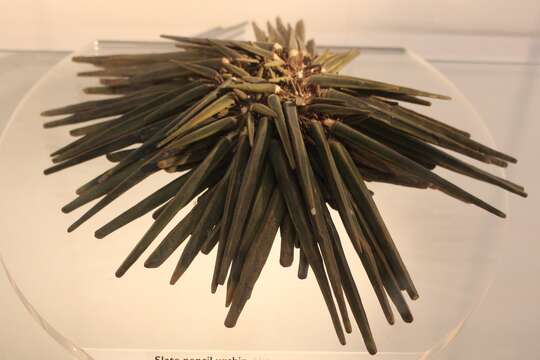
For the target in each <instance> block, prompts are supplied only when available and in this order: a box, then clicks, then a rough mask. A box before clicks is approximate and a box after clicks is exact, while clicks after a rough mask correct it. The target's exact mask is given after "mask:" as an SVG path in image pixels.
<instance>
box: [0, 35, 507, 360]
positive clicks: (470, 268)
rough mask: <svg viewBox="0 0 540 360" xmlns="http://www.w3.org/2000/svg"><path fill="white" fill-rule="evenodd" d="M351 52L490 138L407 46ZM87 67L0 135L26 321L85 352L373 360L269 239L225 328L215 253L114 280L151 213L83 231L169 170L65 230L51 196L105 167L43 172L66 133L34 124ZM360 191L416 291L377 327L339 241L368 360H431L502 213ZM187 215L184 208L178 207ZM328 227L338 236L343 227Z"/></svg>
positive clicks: (490, 197) (72, 90) (498, 233)
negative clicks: (374, 348) (113, 228)
mask: <svg viewBox="0 0 540 360" xmlns="http://www.w3.org/2000/svg"><path fill="white" fill-rule="evenodd" d="M161 50H163V51H166V50H170V45H166V44H165V43H156V44H152V43H129V42H111V41H107V42H96V43H95V44H93V45H92V46H91V47H89V48H87V49H86V50H85V51H83V52H82V53H84V54H110V53H126V52H131V53H133V52H146V51H161ZM360 50H361V55H360V57H359V58H358V59H357V60H356V61H355V62H354V63H352V64H350V65H349V66H348V67H347V68H346V69H345V70H344V73H346V74H351V75H356V76H361V77H367V78H371V79H375V80H381V81H388V82H393V83H399V84H402V85H405V86H410V87H415V88H421V89H425V90H428V91H432V92H436V93H442V94H446V95H450V96H452V97H453V100H452V101H445V102H442V101H441V102H435V103H434V104H433V105H432V107H430V108H425V109H422V111H423V112H425V113H426V114H427V115H433V116H435V117H436V118H438V119H441V120H443V121H445V122H447V123H449V124H451V125H454V126H457V127H459V128H462V129H464V130H467V131H469V132H471V133H472V134H473V136H474V137H475V138H476V139H477V140H479V141H481V142H484V143H486V144H488V145H493V142H492V140H491V138H490V136H489V132H488V131H487V129H486V127H485V125H484V123H483V122H482V120H481V119H480V117H479V116H478V114H477V113H476V112H475V111H474V109H473V108H472V106H471V105H470V104H469V103H468V101H467V100H466V99H465V98H464V97H463V95H462V94H461V93H460V92H459V91H458V90H457V89H456V88H455V87H454V86H453V85H452V84H451V83H450V82H449V81H447V80H446V79H444V78H443V76H442V75H441V74H440V73H438V72H437V71H436V70H435V69H434V68H432V67H431V66H430V65H429V64H427V63H426V62H424V61H423V60H421V59H420V58H419V57H418V56H416V55H414V54H412V53H411V52H409V51H406V50H403V49H382V48H381V49H377V48H371V49H362V48H360ZM86 69H87V68H86V67H85V66H82V65H80V64H74V63H72V62H71V61H70V59H65V60H64V61H62V62H61V63H60V64H58V65H57V66H55V67H54V68H53V69H52V70H51V71H50V72H49V73H48V74H47V75H46V76H45V77H44V78H43V79H41V80H40V81H39V83H38V84H36V86H35V87H34V88H33V90H32V91H31V92H30V93H29V94H28V95H27V96H26V97H25V98H24V100H23V101H22V102H21V104H20V105H19V107H18V109H17V111H16V112H15V113H14V115H13V118H12V119H11V121H10V124H9V125H8V128H7V129H6V131H5V133H4V134H3V136H2V139H1V142H0V164H1V166H2V169H3V170H2V176H1V177H0V188H2V189H4V190H3V199H2V201H1V202H0V214H2V220H1V223H2V227H3V231H2V232H3V234H2V238H1V239H0V252H1V254H2V256H3V261H4V262H5V264H6V267H7V269H8V270H9V273H10V275H11V278H12V280H13V284H14V285H15V286H16V287H17V288H18V289H19V290H20V292H19V295H20V297H21V298H22V299H26V303H27V307H28V306H29V307H30V308H29V309H30V310H31V312H32V311H33V312H34V315H35V317H36V320H38V322H40V324H42V325H43V326H44V328H47V327H49V329H53V330H54V334H56V335H57V336H58V337H59V338H57V340H59V341H62V339H63V340H65V339H69V342H68V343H67V344H68V345H67V347H68V348H71V349H72V350H73V351H75V354H76V355H78V356H79V357H80V358H86V359H88V358H94V359H99V360H101V359H115V360H117V359H130V360H133V359H149V360H150V359H159V360H165V359H176V358H178V359H197V358H200V359H208V360H210V358H208V357H209V356H210V357H211V360H217V359H222V358H226V359H232V358H233V357H234V359H235V360H244V359H245V360H252V359H253V360H254V359H270V360H274V359H276V360H278V359H279V360H281V359H310V360H312V359H321V360H322V359H353V358H354V359H364V358H365V359H368V358H373V357H371V356H370V355H368V354H367V352H366V351H365V348H364V345H363V341H362V339H361V336H360V333H359V331H358V330H357V329H354V330H353V333H352V334H351V335H350V336H348V344H347V345H346V346H342V345H340V344H339V342H338V340H337V339H336V337H335V335H334V333H333V329H332V325H331V321H330V318H329V316H328V313H327V311H326V308H325V305H324V301H323V299H322V296H321V295H320V292H319V289H318V288H317V284H316V281H315V279H314V277H313V275H312V274H309V275H308V278H307V279H306V280H298V279H297V278H296V268H295V267H294V266H293V267H292V268H288V269H284V268H282V267H281V266H280V265H279V262H278V260H279V246H274V248H273V249H272V253H271V255H270V258H269V261H268V263H267V265H266V267H265V269H264V270H263V273H262V275H261V277H262V278H261V279H260V281H259V282H258V284H257V287H256V288H255V290H254V296H253V297H252V299H251V300H250V302H249V304H248V305H247V306H246V309H245V311H244V313H243V314H242V316H241V318H240V320H239V322H238V325H237V326H236V327H235V328H233V329H227V328H225V326H224V325H223V321H224V318H225V314H226V309H225V307H224V303H225V297H224V293H223V291H220V290H218V292H217V294H214V295H213V294H211V293H210V281H211V275H212V274H211V271H212V267H213V256H214V255H213V254H210V255H209V256H203V257H201V258H199V259H197V261H196V263H195V264H193V265H192V268H191V269H190V270H189V271H188V273H186V274H185V276H184V277H183V278H182V280H181V281H180V282H179V283H178V284H176V285H175V286H170V285H169V284H168V279H169V275H170V273H171V271H172V269H173V268H174V266H175V259H174V257H173V259H172V260H171V261H168V262H166V263H165V264H164V265H163V266H162V267H161V268H159V269H146V268H144V267H143V265H142V262H140V263H137V264H135V266H134V267H133V268H132V269H131V271H130V273H129V274H127V275H126V276H125V277H123V278H122V279H117V278H116V277H115V276H114V271H115V269H116V268H117V266H118V265H119V263H120V262H121V261H122V260H123V259H124V257H125V254H126V253H128V252H129V251H130V250H131V248H132V246H133V245H134V243H135V242H136V241H137V240H138V239H139V237H140V234H141V233H142V232H144V231H145V229H147V228H148V226H149V224H150V222H151V218H150V217H145V218H142V219H139V220H138V221H137V222H135V223H133V224H130V225H129V226H126V227H125V228H122V229H120V230H119V231H118V232H117V233H115V234H113V235H112V236H110V237H107V238H106V239H101V240H98V239H95V238H94V236H93V232H94V230H95V229H97V228H98V227H99V226H100V225H102V224H103V223H104V222H106V220H107V219H109V218H110V217H111V216H114V215H116V214H118V213H119V212H120V211H122V210H124V209H126V208H127V207H129V206H131V205H132V204H134V203H135V202H136V201H137V199H140V198H141V196H146V195H147V194H149V193H150V192H151V191H153V189H155V188H157V186H159V185H160V184H164V183H166V182H167V181H169V177H168V175H167V174H160V175H159V176H157V175H156V176H155V178H153V179H152V180H148V181H145V182H143V183H141V184H139V185H138V186H137V187H135V188H134V189H133V190H131V191H130V192H128V193H126V194H125V195H124V196H122V197H121V198H120V199H118V200H117V201H116V202H115V203H113V204H111V206H110V208H109V209H107V210H105V211H104V212H103V214H99V215H98V216H96V217H95V219H92V221H89V222H88V223H87V224H85V225H84V226H83V227H81V228H80V229H78V230H77V231H76V232H74V233H72V234H69V235H68V234H67V232H66V228H67V226H68V225H69V224H70V223H71V222H72V221H73V220H74V219H75V218H76V217H78V215H79V214H78V213H77V214H69V215H64V214H62V213H61V212H60V208H61V206H62V205H64V204H65V203H67V202H68V201H69V200H71V198H72V196H73V194H74V191H75V189H76V188H77V186H78V185H79V184H80V183H83V182H84V180H88V179H89V178H92V177H93V175H94V174H96V173H98V172H99V171H100V170H102V169H105V165H106V163H105V160H103V159H97V160H93V161H91V162H89V163H87V164H85V165H83V166H79V167H78V168H77V171H68V172H62V173H59V174H55V175H52V176H47V177H45V176H44V175H43V174H42V171H43V169H44V168H46V167H47V166H48V165H49V158H48V154H49V153H51V152H52V151H54V150H55V149H56V148H58V147H59V146H60V145H62V144H65V143H66V142H67V141H68V139H69V135H68V131H67V130H66V129H53V130H47V131H45V130H44V129H43V128H42V121H43V120H42V119H41V118H40V116H39V113H40V112H41V111H43V110H44V109H50V108H54V107H58V106H62V105H65V104H66V103H75V102H79V101H84V100H87V99H88V98H90V96H88V95H84V94H82V92H81V89H82V88H83V87H85V86H88V85H91V83H90V82H91V81H92V79H88V78H77V77H76V76H75V74H76V73H77V72H80V71H84V70H86ZM94 98H96V96H94ZM410 106H411V108H415V105H410ZM478 166H480V167H483V165H482V164H478ZM490 170H491V169H490ZM440 173H443V171H440ZM501 174H502V172H499V173H498V175H501ZM444 175H445V176H447V177H448V179H450V180H452V181H455V182H456V183H457V184H460V185H461V186H462V187H463V188H464V189H467V190H470V191H472V192H473V193H475V194H478V195H479V197H480V198H482V199H485V200H487V201H488V202H490V203H491V204H493V205H495V206H497V207H498V208H499V209H501V210H503V211H504V210H505V208H506V195H505V194H504V192H503V191H500V190H499V189H497V188H495V187H490V186H485V184H482V183H479V182H477V181H474V180H472V179H468V178H465V177H463V176H460V175H457V174H452V173H448V172H444ZM59 184H60V186H59ZM370 188H371V190H373V191H374V192H375V197H374V199H375V201H376V202H377V204H378V205H379V207H380V209H381V212H382V214H383V217H384V219H385V221H386V223H387V225H388V227H389V230H390V231H391V233H392V235H393V237H394V239H395V241H396V243H397V246H398V248H399V250H400V253H401V254H402V256H403V258H404V261H405V262H406V264H407V266H408V268H409V271H410V272H411V275H412V276H413V278H414V280H415V282H416V285H417V288H418V290H419V293H420V298H419V299H418V300H416V301H414V302H412V303H411V309H412V312H413V314H414V316H415V320H414V322H413V323H412V324H405V323H403V322H399V321H398V322H397V323H396V324H395V325H393V326H390V325H388V324H387V323H386V321H385V318H384V315H383V314H382V312H381V310H380V308H379V306H378V303H377V299H376V297H375V294H374V293H373V290H372V288H371V285H370V284H369V281H368V279H367V276H366V275H365V273H364V271H363V268H362V265H361V263H360V261H359V260H358V259H357V258H356V257H355V256H353V255H352V254H354V250H353V248H352V246H351V245H350V244H348V243H347V244H344V245H345V251H346V252H348V253H350V254H351V256H349V257H350V259H351V262H350V263H351V264H350V265H351V268H352V271H353V274H354V275H355V277H356V278H357V283H358V286H359V290H360V294H361V296H362V301H363V302H364V306H365V308H366V313H367V315H368V318H369V321H370V324H371V328H372V331H373V335H374V337H375V339H376V341H377V344H378V348H379V352H380V353H379V354H377V355H376V357H375V358H376V359H419V358H436V354H437V352H438V351H439V350H440V349H441V348H443V347H445V346H446V345H447V344H448V343H450V342H451V339H452V338H453V337H454V336H455V335H456V334H457V333H458V331H459V329H460V327H461V326H462V324H463V322H464V321H465V320H466V319H467V317H468V315H469V313H470V312H471V310H472V309H473V308H474V307H475V306H477V305H478V304H479V303H480V302H481V300H482V298H483V296H484V295H485V293H486V291H487V289H488V287H489V284H490V280H491V270H492V264H493V262H494V257H495V255H496V252H497V244H498V242H499V240H500V239H501V238H502V236H503V229H504V220H501V219H499V218H497V217H495V216H492V215H490V214H488V213H486V212H485V211H482V210H480V209H478V208H475V207H473V206H470V205H466V204H463V203H460V202H458V201H456V200H453V199H451V198H449V197H447V196H445V195H444V194H441V193H438V192H436V191H425V190H421V191H420V190H414V189H408V188H397V187H395V186H387V185H384V184H370ZM184 215H185V211H183V212H181V214H179V216H180V217H181V216H184ZM333 215H336V214H333ZM336 216H337V215H336ZM509 216H510V218H511V216H512V214H509ZM336 219H337V218H336ZM337 224H339V221H338V222H337ZM338 231H340V232H344V229H343V227H342V226H340V227H339V228H338ZM343 238H344V239H345V238H347V236H343ZM275 243H276V244H279V238H277V239H276V242H275ZM149 250H150V251H151V250H152V249H149ZM45 325H47V326H45ZM64 345H65V344H64ZM137 349H147V350H137ZM159 349H183V350H174V351H168V350H167V351H165V350H159ZM201 349H204V350H201Z"/></svg>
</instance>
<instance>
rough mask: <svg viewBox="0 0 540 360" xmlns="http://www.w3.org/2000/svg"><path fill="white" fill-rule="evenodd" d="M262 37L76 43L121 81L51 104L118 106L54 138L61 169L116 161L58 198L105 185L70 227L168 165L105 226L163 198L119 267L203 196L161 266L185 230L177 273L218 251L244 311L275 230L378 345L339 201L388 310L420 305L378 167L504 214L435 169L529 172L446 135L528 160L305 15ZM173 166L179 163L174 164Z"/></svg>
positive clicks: (217, 273) (490, 178)
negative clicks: (315, 31) (105, 51)
mask: <svg viewBox="0 0 540 360" xmlns="http://www.w3.org/2000/svg"><path fill="white" fill-rule="evenodd" d="M253 28H254V31H255V35H256V41H254V42H250V41H233V40H219V39H203V38H189V37H180V36H163V37H164V38H167V39H170V40H173V41H174V42H175V45H176V47H178V50H177V51H174V52H169V53H157V54H135V55H110V56H88V57H75V58H74V59H73V60H74V61H77V62H84V63H90V64H93V65H95V66H97V67H99V70H95V71H90V72H85V73H81V74H80V75H85V76H97V77H100V78H101V83H102V85H103V86H101V87H95V88H88V89H86V92H88V93H99V94H120V96H115V97H111V98H107V99H103V100H94V101H87V102H83V103H79V104H75V105H69V106H66V107H62V108H59V109H54V110H49V111H46V112H44V113H43V115H46V116H53V115H68V116H67V117H64V118H62V119H59V120H54V121H50V122H47V123H45V127H55V126H60V125H71V124H79V123H82V122H87V121H90V120H97V119H102V118H106V119H104V120H103V121H101V122H94V123H92V124H91V125H86V126H83V127H78V128H75V129H73V130H71V134H72V135H74V136H77V137H78V138H77V139H76V140H75V141H73V142H72V143H70V144H68V145H66V146H64V147H62V148H61V149H59V150H57V151H55V152H54V153H53V154H52V161H53V162H54V163H55V165H54V166H52V167H51V168H49V169H47V170H45V173H46V174H50V173H53V172H56V171H59V170H62V169H65V168H68V167H71V166H74V165H77V164H80V163H82V162H85V161H88V160H90V159H93V158H96V157H100V156H106V157H107V159H109V160H110V161H111V162H113V163H115V164H114V166H112V167H111V168H110V169H108V170H106V171H105V172H103V173H102V174H99V175H98V176H96V177H95V178H94V179H92V180H90V181H89V182H87V183H86V184H84V185H82V186H81V187H80V188H79V189H78V190H77V195H78V196H77V198H76V199H74V200H73V201H71V202H70V203H68V204H67V205H65V206H64V207H63V208H62V210H63V211H64V212H71V211H73V210H75V209H77V208H79V207H80V206H82V205H84V204H87V203H89V202H92V201H94V200H98V199H99V200H98V201H97V202H96V203H95V204H94V205H93V206H92V207H91V208H90V209H89V210H88V211H87V212H85V213H84V214H83V215H82V216H81V217H80V218H79V219H78V220H77V221H76V222H75V223H74V224H73V225H71V226H70V227H69V231H73V230H74V229H76V228H77V227H78V226H80V225H81V224H82V223H84V222H85V221H86V220H88V219H89V218H90V217H92V216H93V215H95V214H96V213H97V212H98V211H100V210H102V209H103V208H104V207H106V206H107V205H108V204H110V203H111V202H113V201H114V200H115V199H116V198H118V197H119V196H120V195H122V194H123V193H124V192H126V191H127V190H129V189H130V188H132V187H133V186H135V185H136V184H137V183H139V182H141V181H143V180H145V179H146V178H148V177H149V176H150V175H152V174H154V173H156V172H159V171H161V170H165V171H167V172H169V173H171V177H172V181H171V182H170V183H168V184H167V185H166V186H164V187H162V188H160V189H158V190H156V191H155V192H154V193H152V194H151V195H149V196H147V197H146V198H144V199H142V200H141V201H140V202H139V203H137V204H136V205H135V206H133V207H131V208H129V209H127V210H126V211H125V212H123V213H122V214H120V215H118V216H117V217H115V218H114V219H112V220H111V221H110V222H108V223H107V224H105V225H103V226H102V227H101V228H99V229H98V230H97V231H96V236H97V237H98V238H103V237H105V236H107V235H109V234H111V233H112V232H113V231H115V230H117V229H118V228H120V227H122V226H124V225H126V224H128V223H130V222H131V221H133V220H135V219H137V218H139V217H141V216H143V215H145V214H147V213H149V212H152V211H154V210H155V211H154V213H153V216H154V219H155V221H154V222H153V224H152V225H151V227H150V228H149V229H148V230H147V231H146V233H144V235H143V236H142V238H141V239H140V240H139V242H138V243H137V244H136V246H135V247H134V249H133V250H132V252H131V253H130V254H129V255H128V256H127V258H126V259H125V261H124V262H123V263H122V264H121V265H120V267H119V268H118V270H117V271H116V276H118V277H121V276H122V275H124V274H125V272H126V271H127V270H128V269H129V268H130V267H131V266H132V265H133V263H134V262H135V261H137V259H138V258H139V257H140V256H141V255H142V254H143V253H144V252H145V250H146V249H147V248H148V247H149V246H150V244H151V243H152V242H153V241H154V240H155V239H156V238H157V237H158V235H159V234H160V233H161V232H162V230H163V229H164V228H165V226H166V225H167V224H168V223H169V222H171V221H172V219H173V218H174V217H175V215H176V214H177V213H178V212H179V211H180V210H181V209H182V208H184V207H185V206H187V205H188V204H189V203H190V202H191V201H192V200H193V199H196V203H195V205H194V206H193V208H192V209H191V211H190V212H189V213H188V215H186V216H185V217H184V218H183V219H182V220H181V221H180V222H178V223H177V224H176V225H175V226H174V228H173V229H172V230H171V231H170V232H169V233H168V234H167V235H166V236H165V237H164V238H163V240H161V242H160V243H159V245H158V246H157V247H156V248H155V250H154V251H153V252H152V253H151V254H150V255H149V256H148V257H147V258H146V261H145V263H144V265H145V266H146V267H150V268H152V267H158V266H160V265H161V264H162V263H163V262H164V261H165V260H166V259H167V258H169V257H170V256H171V255H172V254H173V253H174V252H175V250H177V249H178V248H179V247H180V245H181V244H182V243H183V242H184V241H186V240H187V241H186V244H185V246H184V247H183V249H182V251H181V255H180V257H179V260H178V265H177V267H176V269H175V271H174V273H173V274H172V277H171V280H170V282H171V284H174V283H175V282H176V281H177V280H178V279H179V278H180V277H181V276H182V274H183V273H184V272H185V271H186V269H187V268H188V267H189V265H190V264H191V262H192V261H193V260H194V258H195V257H196V256H197V255H198V254H199V253H201V252H202V253H203V254H209V253H210V252H211V251H212V250H213V249H214V248H217V249H216V252H217V256H216V260H215V267H214V272H213V276H212V280H211V288H212V292H215V291H216V289H217V287H218V285H224V284H225V283H226V284H227V287H226V289H227V291H226V304H227V306H228V307H229V310H228V314H227V316H226V320H225V325H226V326H228V327H231V326H234V325H235V324H236V322H237V320H238V317H239V315H240V313H241V311H242V309H243V308H244V306H245V304H246V302H247V301H248V299H249V298H250V296H251V293H252V291H253V287H254V285H255V282H256V281H257V279H258V276H259V274H260V273H261V270H262V269H263V267H264V265H265V262H266V260H267V257H268V255H269V253H270V249H271V247H272V245H273V242H274V239H275V237H276V234H277V232H278V230H279V231H280V234H281V241H280V246H281V252H280V263H281V265H283V266H290V265H291V264H292V263H293V258H294V253H295V248H297V249H298V254H299V255H298V257H299V269H298V276H299V277H300V278H305V277H306V275H307V272H308V268H311V269H312V271H313V274H314V276H315V278H316V280H317V282H318V285H319V287H320V289H321V292H322V295H323V297H324V300H325V302H326V305H327V307H328V311H329V312H330V316H331V319H332V322H333V325H334V328H335V331H336V333H337V336H338V338H339V341H340V342H341V343H343V344H344V343H345V336H344V330H345V331H346V332H351V331H352V327H351V321H350V319H349V315H348V310H347V305H346V303H348V305H349V307H350V311H351V312H352V315H353V317H354V320H355V321H356V323H357V324H358V327H359V329H360V332H361V334H362V336H363V339H364V342H365V344H366V347H367V349H368V351H369V352H370V353H375V352H376V351H377V350H376V345H375V342H374V340H373V338H372V335H371V330H370V327H369V324H368V320H367V316H366V314H365V312H364V309H363V306H362V301H361V298H360V294H359V293H358V290H357V287H356V285H355V279H354V276H353V275H352V273H351V271H350V269H349V266H348V263H347V259H346V254H345V253H344V251H343V248H342V243H341V241H342V239H340V236H339V235H338V233H337V231H336V228H335V225H334V222H333V220H332V218H331V216H330V212H329V208H328V206H330V207H331V208H333V209H335V210H337V212H338V213H339V215H340V217H341V220H342V222H343V225H344V228H345V230H346V232H347V234H348V236H349V238H350V240H351V241H352V244H353V246H354V249H355V250H356V253H357V254H358V256H359V257H360V259H361V262H362V264H363V267H364V268H365V271H366V273H367V275H368V278H369V281H370V282H371V285H372V286H373V290H374V292H375V294H376V296H377V298H378V301H379V303H380V305H381V308H382V311H383V312H384V315H385V316H386V319H387V320H388V322H389V323H390V324H392V323H393V322H394V314H393V310H392V308H391V305H390V303H393V304H394V305H395V308H396V309H397V311H398V313H399V315H400V316H401V318H402V319H403V320H404V321H405V322H411V321H412V320H413V317H412V315H411V312H410V310H409V308H408V305H407V302H406V300H405V297H404V295H403V292H406V293H407V294H408V296H409V297H410V298H411V299H413V300H414V299H416V298H417V297H418V293H417V290H416V288H415V286H414V284H413V281H412V279H411V276H410V275H409V273H408V271H407V269H406V267H405V264H404V262H403V260H402V259H401V257H400V255H399V252H398V250H397V247H396V245H395V244H394V241H393V240H392V237H391V236H390V234H389V232H388V230H387V228H386V226H385V224H384V222H383V220H382V218H381V215H380V214H379V212H378V210H377V206H376V205H375V202H374V201H373V199H372V193H371V192H370V190H369V189H368V187H367V186H366V181H367V182H369V181H375V182H386V183H392V184H396V185H402V186H409V187H416V188H432V189H437V190H440V191H442V192H444V193H446V194H448V195H450V196H452V197H454V198H456V199H459V200H462V201H464V202H466V203H471V204H474V205H477V206H479V207H481V208H483V209H485V210H487V211H489V212H491V213H493V214H495V215H498V216H501V217H504V216H505V215H504V214H503V213H502V212H501V211H499V210H497V209H496V208H494V207H493V206H491V205H489V204H487V203H486V202H484V201H482V200H481V199H479V198H477V197H476V196H474V195H472V194H470V193H468V192H466V191H464V190H463V189H461V188H460V187H458V186H456V185H454V184H453V183H451V182H449V181H447V180H445V179H444V178H442V177H441V176H439V175H437V174H435V173H434V172H432V170H433V169H434V168H435V167H437V166H439V167H442V168H446V169H448V170H451V171H455V172H458V173H461V174H464V175H467V176H470V177H472V178H475V179H478V180H481V181H484V182H487V183H490V184H493V185H496V186H499V187H501V188H503V189H506V190H508V191H511V192H513V193H516V194H518V195H521V196H526V193H525V192H524V188H523V187H522V186H519V185H516V184H514V183H512V182H510V181H508V180H505V179H503V178H500V177H497V176H494V175H492V174H490V173H487V172H486V171H484V170H481V169H479V168H477V167H475V166H473V165H470V164H468V163H465V162H463V161H462V160H459V159H458V158H457V157H454V156H453V155H451V154H450V153H447V152H445V151H443V150H442V149H441V148H444V149H448V150H452V151H453V152H457V153H460V154H463V155H466V156H468V157H471V158H473V159H476V160H480V161H483V162H485V163H489V164H494V165H497V166H503V167H504V166H506V165H507V164H508V163H509V162H511V163H515V162H516V160H515V159H514V158H513V157H511V156H509V155H506V154H503V153H501V152H499V151H497V150H494V149H491V148H489V147H487V146H485V145H482V144H480V143H478V142H476V141H474V140H472V139H471V137H470V135H469V134H468V133H467V132H465V131H462V130H460V129H457V128H454V127H452V126H449V125H446V124H444V123H442V122H440V121H438V120H435V119H433V118H430V117H427V116H425V115H422V114H419V113H417V112H415V111H413V110H410V109H408V108H406V107H403V106H401V105H400V104H401V103H403V102H405V103H413V104H419V105H430V102H429V101H427V100H425V98H433V99H448V97H446V96H443V95H437V94H433V93H429V92H425V91H420V90H416V89H412V88H407V87H402V86H397V85H392V84H388V83H382V82H378V81H373V80H367V79H360V78H357V77H352V76H345V75H339V74H338V72H339V71H340V70H341V69H342V68H343V67H344V66H345V65H346V64H347V63H349V62H350V61H351V60H353V59H354V58H355V57H356V56H357V55H358V53H357V51H355V50H351V51H347V52H342V53H333V52H330V51H328V50H325V51H323V52H321V53H317V52H316V48H315V43H314V41H313V40H309V41H306V36H305V30H304V24H303V22H302V21H299V22H298V23H297V24H296V26H294V27H292V26H291V25H289V24H287V25H286V24H284V23H283V22H282V21H281V20H280V19H279V18H278V19H277V21H276V24H275V26H273V25H272V24H270V23H268V24H267V31H266V32H265V31H263V30H261V29H260V28H259V27H257V26H256V25H254V26H253ZM175 174H176V175H175Z"/></svg>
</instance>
